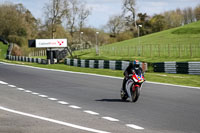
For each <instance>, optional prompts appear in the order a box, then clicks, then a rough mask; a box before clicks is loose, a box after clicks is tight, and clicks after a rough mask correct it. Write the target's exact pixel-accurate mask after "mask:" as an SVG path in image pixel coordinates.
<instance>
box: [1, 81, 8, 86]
mask: <svg viewBox="0 0 200 133" xmlns="http://www.w3.org/2000/svg"><path fill="white" fill-rule="evenodd" d="M0 84H3V85H7V84H8V83H6V82H3V81H0Z"/></svg>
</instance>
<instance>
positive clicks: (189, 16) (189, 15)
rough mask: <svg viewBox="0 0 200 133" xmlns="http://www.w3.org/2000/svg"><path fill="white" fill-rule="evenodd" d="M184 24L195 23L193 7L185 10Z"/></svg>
mask: <svg viewBox="0 0 200 133" xmlns="http://www.w3.org/2000/svg"><path fill="white" fill-rule="evenodd" d="M183 16H184V24H189V23H192V22H194V21H195V15H194V11H193V9H192V8H191V7H188V8H185V9H184V10H183Z"/></svg>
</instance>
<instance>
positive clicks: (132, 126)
mask: <svg viewBox="0 0 200 133" xmlns="http://www.w3.org/2000/svg"><path fill="white" fill-rule="evenodd" d="M126 126H127V127H131V128H134V129H137V130H144V128H143V127H140V126H137V125H134V124H126Z"/></svg>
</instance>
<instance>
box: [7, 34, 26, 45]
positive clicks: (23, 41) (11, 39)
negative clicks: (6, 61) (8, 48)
mask: <svg viewBox="0 0 200 133" xmlns="http://www.w3.org/2000/svg"><path fill="white" fill-rule="evenodd" d="M8 41H9V42H10V43H15V44H17V45H19V46H23V45H26V44H27V43H26V39H25V38H24V37H20V36H16V35H9V36H8Z"/></svg>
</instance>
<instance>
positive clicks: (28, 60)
mask: <svg viewBox="0 0 200 133" xmlns="http://www.w3.org/2000/svg"><path fill="white" fill-rule="evenodd" d="M7 59H8V60H14V61H23V62H32V63H39V64H47V60H45V59H40V58H30V57H24V56H12V55H7Z"/></svg>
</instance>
